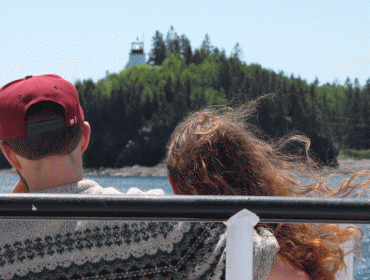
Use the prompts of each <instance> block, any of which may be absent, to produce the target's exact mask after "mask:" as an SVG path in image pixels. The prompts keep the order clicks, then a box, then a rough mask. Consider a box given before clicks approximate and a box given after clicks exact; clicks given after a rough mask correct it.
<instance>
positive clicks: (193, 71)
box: [75, 26, 370, 167]
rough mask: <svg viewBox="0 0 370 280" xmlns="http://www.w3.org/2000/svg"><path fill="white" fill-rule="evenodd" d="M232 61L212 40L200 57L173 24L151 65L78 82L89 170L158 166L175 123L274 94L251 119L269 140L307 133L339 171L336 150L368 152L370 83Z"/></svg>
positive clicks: (157, 41) (236, 53) (159, 39)
mask: <svg viewBox="0 0 370 280" xmlns="http://www.w3.org/2000/svg"><path fill="white" fill-rule="evenodd" d="M241 54H242V52H241V49H240V47H239V45H238V44H237V45H235V47H234V49H233V53H232V55H231V56H230V57H227V56H226V55H225V51H224V50H221V51H220V50H219V49H218V48H217V47H213V46H212V45H211V41H210V38H209V36H208V34H206V36H205V39H204V41H203V43H202V46H201V48H200V49H196V50H195V51H194V52H193V51H192V49H191V46H190V41H189V40H188V39H187V37H186V36H185V35H181V36H179V35H177V34H176V32H175V30H174V28H173V27H172V26H171V28H170V30H169V32H168V33H167V37H166V40H164V39H163V35H162V34H161V33H160V32H159V31H157V32H156V34H155V36H154V37H153V44H152V50H151V52H150V55H149V60H148V63H149V64H150V65H147V64H143V65H139V66H135V67H132V68H130V69H128V70H123V71H122V72H120V73H117V74H110V73H108V72H107V75H106V77H105V78H104V79H102V80H100V81H98V82H97V83H93V82H92V81H91V80H87V81H83V82H81V81H77V83H76V85H75V86H76V89H77V91H78V93H79V97H80V102H81V106H82V107H83V109H84V112H85V117H86V120H87V121H89V122H90V125H91V127H92V135H91V139H90V145H89V148H88V150H87V151H86V153H85V163H86V164H85V165H86V167H100V166H105V167H121V166H125V165H133V164H141V165H155V164H157V163H158V162H159V161H160V160H162V159H163V157H164V154H165V148H166V144H167V141H168V139H169V137H170V135H171V133H172V131H173V130H174V128H175V127H176V125H177V124H178V123H179V122H180V121H181V120H182V119H183V118H184V117H185V116H187V115H188V114H189V113H190V112H193V111H197V110H200V109H202V108H204V107H207V106H210V105H221V104H222V105H228V106H239V105H241V104H245V103H247V102H249V101H251V100H255V99H257V98H258V97H260V96H262V95H265V94H271V96H270V97H269V98H266V99H263V100H264V101H261V102H260V104H258V108H257V113H256V117H255V119H254V120H251V121H252V122H253V123H254V124H255V125H257V126H259V127H260V128H261V129H262V130H263V131H264V132H265V133H266V135H267V136H268V137H269V138H276V137H281V136H284V135H285V134H287V133H302V134H305V135H307V136H308V137H309V138H310V139H311V142H312V149H313V154H314V155H315V157H316V158H317V159H318V160H319V161H321V162H322V163H323V164H333V162H334V165H335V159H336V156H337V153H338V151H337V148H336V147H342V148H343V147H346V148H357V149H359V148H361V149H370V109H369V108H370V79H369V80H368V81H367V84H366V86H365V87H362V88H361V87H360V86H359V85H358V83H357V82H356V81H355V84H354V85H352V83H351V81H350V80H349V79H348V80H347V81H346V83H345V85H344V86H342V85H338V84H336V83H334V84H332V85H330V84H326V85H323V86H318V81H315V82H314V83H312V84H307V82H306V81H304V80H301V79H300V78H299V77H298V78H295V77H294V76H293V75H291V76H290V77H287V76H285V75H284V73H283V72H280V73H275V72H274V71H272V70H267V69H263V68H262V67H261V65H258V64H250V65H247V64H246V63H244V62H242V61H240V56H241Z"/></svg>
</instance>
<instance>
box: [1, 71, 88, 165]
mask: <svg viewBox="0 0 370 280" xmlns="http://www.w3.org/2000/svg"><path fill="white" fill-rule="evenodd" d="M83 122H84V114H83V111H82V108H81V105H80V103H79V99H78V94H77V91H76V89H75V88H74V86H73V85H72V84H71V83H70V82H68V81H66V80H64V79H62V78H61V77H59V76H57V75H52V74H49V75H42V76H27V77H25V78H23V79H19V80H15V81H13V82H10V83H8V84H6V85H5V86H3V87H2V88H1V89H0V140H2V141H4V142H5V143H6V144H8V145H9V147H10V148H11V149H12V150H13V151H14V152H15V153H16V154H19V155H20V156H22V157H24V158H26V159H30V160H37V159H41V158H44V157H47V156H51V155H62V154H69V153H71V152H72V151H73V150H74V149H75V148H76V146H77V144H78V143H79V141H80V139H81V131H82V128H81V126H82V123H83Z"/></svg>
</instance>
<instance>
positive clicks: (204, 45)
mask: <svg viewBox="0 0 370 280" xmlns="http://www.w3.org/2000/svg"><path fill="white" fill-rule="evenodd" d="M201 49H204V50H205V51H206V52H207V53H208V54H210V53H211V52H213V46H212V45H211V39H210V38H209V36H208V33H207V34H206V36H205V37H204V40H203V42H202V45H201Z"/></svg>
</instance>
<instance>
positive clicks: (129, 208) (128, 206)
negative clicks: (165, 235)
mask: <svg viewBox="0 0 370 280" xmlns="http://www.w3.org/2000/svg"><path fill="white" fill-rule="evenodd" d="M242 209H248V210H249V211H252V212H253V213H255V214H256V215H258V217H259V219H260V222H261V223H267V222H268V223H340V224H345V223H351V224H353V223H356V224H367V223H370V201H369V200H368V199H363V198H361V199H359V198H356V199H353V198H349V199H347V198H311V197H310V198H308V197H304V198H302V197H299V198H298V197H260V196H193V195H191V196H185V195H181V196H173V195H171V196H153V195H151V196H141V195H135V196H132V195H130V196H128V195H81V194H1V195H0V218H11V219H16V218H22V219H23V218H31V219H35V218H36V219H37V218H38V219H40V218H45V219H48V218H52V219H107V218H109V219H126V220H148V219H149V220H151V219H155V220H157V221H159V220H166V221H168V220H176V221H226V220H228V219H229V218H230V217H231V216H233V215H234V214H236V213H238V212H239V211H241V210H242Z"/></svg>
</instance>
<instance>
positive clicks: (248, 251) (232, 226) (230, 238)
mask: <svg viewBox="0 0 370 280" xmlns="http://www.w3.org/2000/svg"><path fill="white" fill-rule="evenodd" d="M258 222H259V218H258V216H257V215H256V214H254V213H253V212H251V211H249V210H246V209H243V210H241V211H239V212H238V213H236V214H235V215H233V216H232V217H231V218H230V219H228V220H227V221H226V222H225V224H226V226H227V240H226V252H227V253H226V280H241V279H245V280H252V277H253V227H254V226H255V225H256V224H257V223H258Z"/></svg>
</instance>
